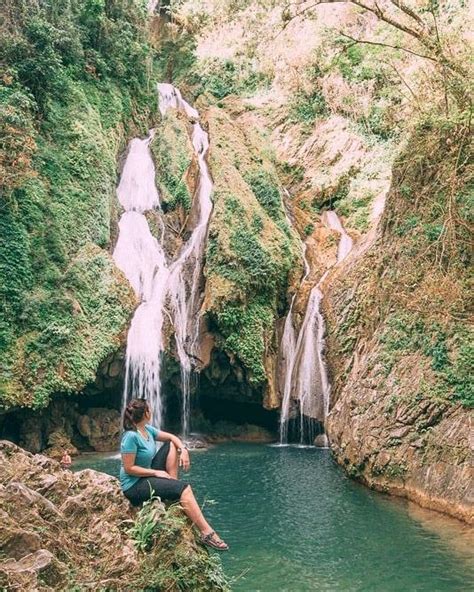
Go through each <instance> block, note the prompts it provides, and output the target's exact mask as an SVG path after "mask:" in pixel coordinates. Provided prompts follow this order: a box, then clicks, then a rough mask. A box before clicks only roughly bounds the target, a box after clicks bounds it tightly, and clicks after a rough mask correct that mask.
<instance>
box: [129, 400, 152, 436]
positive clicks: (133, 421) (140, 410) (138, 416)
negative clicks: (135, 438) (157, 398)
mask: <svg viewBox="0 0 474 592" xmlns="http://www.w3.org/2000/svg"><path fill="white" fill-rule="evenodd" d="M149 409H150V407H149V405H148V401H147V400H146V399H132V400H131V401H129V402H128V403H127V406H126V407H125V411H124V412H123V429H124V430H136V429H137V423H139V422H140V421H141V420H142V419H143V417H144V416H145V413H146V412H147V411H148V410H149Z"/></svg>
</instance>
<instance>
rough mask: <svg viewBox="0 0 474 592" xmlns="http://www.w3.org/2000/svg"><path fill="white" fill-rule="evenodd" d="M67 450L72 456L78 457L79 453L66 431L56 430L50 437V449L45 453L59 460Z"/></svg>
mask: <svg viewBox="0 0 474 592" xmlns="http://www.w3.org/2000/svg"><path fill="white" fill-rule="evenodd" d="M65 450H67V451H68V452H69V454H70V455H76V454H78V452H79V451H78V450H77V448H76V447H75V446H74V444H73V443H72V442H71V439H70V437H69V436H68V434H67V433H66V432H65V430H64V429H57V430H54V432H51V433H50V434H49V436H48V448H46V450H45V451H44V452H45V454H47V455H48V456H50V457H51V458H55V459H58V460H59V459H60V458H61V457H62V455H63V453H64V451H65Z"/></svg>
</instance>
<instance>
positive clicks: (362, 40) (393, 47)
mask: <svg viewBox="0 0 474 592" xmlns="http://www.w3.org/2000/svg"><path fill="white" fill-rule="evenodd" d="M340 35H342V37H346V38H347V39H350V40H351V41H353V42H354V43H365V44H366V45H378V46H381V47H389V48H390V49H399V50H401V51H406V52H407V53H411V54H412V55H415V56H417V57H419V58H424V59H426V60H430V61H432V62H438V60H437V59H436V58H433V57H432V56H429V55H426V54H424V53H417V52H416V51H412V50H411V49H408V48H407V47H402V46H401V45H391V44H390V43H383V42H382V41H370V40H368V39H356V38H355V37H351V36H350V35H347V34H346V33H340Z"/></svg>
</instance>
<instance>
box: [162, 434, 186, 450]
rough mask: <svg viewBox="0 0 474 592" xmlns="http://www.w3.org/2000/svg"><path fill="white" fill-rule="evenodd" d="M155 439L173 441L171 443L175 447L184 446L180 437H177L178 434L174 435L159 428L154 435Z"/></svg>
mask: <svg viewBox="0 0 474 592" xmlns="http://www.w3.org/2000/svg"><path fill="white" fill-rule="evenodd" d="M156 440H158V442H173V444H174V445H175V446H176V448H181V449H183V448H184V444H183V442H182V441H181V440H180V438H178V436H175V435H174V434H170V433H169V432H163V430H160V431H159V432H158V434H157V436H156Z"/></svg>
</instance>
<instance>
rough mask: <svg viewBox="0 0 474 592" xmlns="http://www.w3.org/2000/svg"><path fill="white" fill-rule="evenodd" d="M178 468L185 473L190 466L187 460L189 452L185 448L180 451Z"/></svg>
mask: <svg viewBox="0 0 474 592" xmlns="http://www.w3.org/2000/svg"><path fill="white" fill-rule="evenodd" d="M179 466H180V467H181V468H182V469H184V470H185V471H187V470H188V469H189V467H190V466H191V461H190V459H189V452H188V450H187V448H182V449H181V454H180V455H179Z"/></svg>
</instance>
